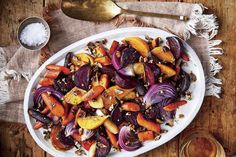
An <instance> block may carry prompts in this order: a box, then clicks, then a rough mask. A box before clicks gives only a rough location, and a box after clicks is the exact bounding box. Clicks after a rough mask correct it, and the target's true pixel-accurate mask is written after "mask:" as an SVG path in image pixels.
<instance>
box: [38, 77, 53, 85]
mask: <svg viewBox="0 0 236 157" xmlns="http://www.w3.org/2000/svg"><path fill="white" fill-rule="evenodd" d="M39 84H40V85H41V86H51V85H53V84H54V80H53V79H51V78H42V79H41V80H40V81H39Z"/></svg>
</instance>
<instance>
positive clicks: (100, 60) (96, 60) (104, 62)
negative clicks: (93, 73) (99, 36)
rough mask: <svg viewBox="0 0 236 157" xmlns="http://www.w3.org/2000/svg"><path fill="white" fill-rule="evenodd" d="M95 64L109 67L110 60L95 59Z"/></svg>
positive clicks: (106, 58) (107, 58)
mask: <svg viewBox="0 0 236 157" xmlns="http://www.w3.org/2000/svg"><path fill="white" fill-rule="evenodd" d="M95 62H98V63H101V64H102V65H103V66H106V65H110V64H111V59H110V58H109V57H108V56H103V57H98V58H95Z"/></svg>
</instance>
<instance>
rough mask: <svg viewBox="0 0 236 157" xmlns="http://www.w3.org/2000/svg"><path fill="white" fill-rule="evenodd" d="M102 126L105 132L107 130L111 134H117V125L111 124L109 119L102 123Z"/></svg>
mask: <svg viewBox="0 0 236 157" xmlns="http://www.w3.org/2000/svg"><path fill="white" fill-rule="evenodd" d="M103 125H104V126H105V128H106V129H107V130H109V131H110V132H111V133H113V134H117V133H118V132H119V129H118V127H117V125H116V124H115V123H114V122H112V121H111V120H110V119H109V118H108V119H107V120H106V121H105V122H104V124H103Z"/></svg>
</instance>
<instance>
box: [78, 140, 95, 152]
mask: <svg viewBox="0 0 236 157" xmlns="http://www.w3.org/2000/svg"><path fill="white" fill-rule="evenodd" d="M79 143H80V145H81V146H82V147H83V148H84V149H86V150H87V151H88V150H89V148H90V147H91V145H92V144H93V143H94V140H92V139H89V140H86V141H81V142H79Z"/></svg>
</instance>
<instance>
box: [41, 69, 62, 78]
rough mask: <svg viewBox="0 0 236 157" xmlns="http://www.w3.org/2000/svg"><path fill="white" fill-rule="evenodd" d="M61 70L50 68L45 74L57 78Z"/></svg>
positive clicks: (47, 76)
mask: <svg viewBox="0 0 236 157" xmlns="http://www.w3.org/2000/svg"><path fill="white" fill-rule="evenodd" d="M60 72H61V71H60V70H48V71H47V72H46V74H45V75H44V77H46V78H51V79H55V78H57V76H58V75H59V74H60Z"/></svg>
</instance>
